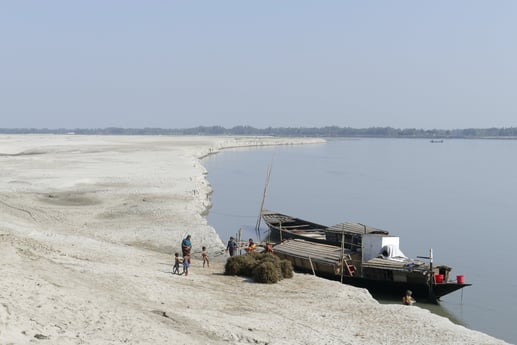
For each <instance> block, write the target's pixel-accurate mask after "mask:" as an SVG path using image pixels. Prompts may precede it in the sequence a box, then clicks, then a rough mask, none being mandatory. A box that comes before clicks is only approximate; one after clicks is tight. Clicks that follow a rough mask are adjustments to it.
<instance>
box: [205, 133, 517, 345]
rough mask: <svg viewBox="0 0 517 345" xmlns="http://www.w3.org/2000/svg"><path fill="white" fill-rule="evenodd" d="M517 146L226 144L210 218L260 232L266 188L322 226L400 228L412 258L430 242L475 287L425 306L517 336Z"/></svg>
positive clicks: (287, 209)
mask: <svg viewBox="0 0 517 345" xmlns="http://www.w3.org/2000/svg"><path fill="white" fill-rule="evenodd" d="M516 152H517V141H513V140H459V139H458V140H445V141H444V142H440V143H431V142H430V141H429V140H424V139H350V140H330V141H328V142H327V143H324V144H311V145H296V146H278V147H263V148H253V149H232V150H226V151H223V152H221V153H219V154H217V155H213V156H209V157H207V158H205V159H204V160H203V164H204V166H205V167H206V168H207V170H208V180H209V182H210V184H211V185H212V188H213V191H214V192H213V194H212V196H211V198H212V203H213V207H212V209H211V210H210V213H209V215H208V222H209V224H210V225H212V226H213V227H214V228H215V229H216V231H217V232H218V234H219V235H220V237H221V238H222V239H223V241H224V240H226V239H227V238H228V237H229V236H230V235H235V234H236V233H237V232H238V231H239V229H241V232H242V236H243V238H245V239H247V238H248V237H253V238H255V239H257V237H259V236H258V235H257V234H256V232H255V227H256V224H257V221H258V214H259V211H260V207H261V202H262V199H263V195H264V191H265V199H264V207H265V208H266V209H270V210H275V211H278V212H281V213H285V214H289V215H292V216H297V217H300V218H304V219H307V220H311V221H314V222H316V223H320V224H325V225H333V224H337V223H340V222H343V221H352V222H360V223H363V224H367V225H370V226H373V227H376V228H380V229H385V230H388V231H389V232H390V233H391V234H393V235H397V236H400V247H401V249H402V251H403V252H404V253H405V254H406V255H407V256H409V257H413V258H415V257H416V256H426V255H427V254H428V252H429V249H430V248H432V249H433V252H434V261H435V263H437V264H447V265H449V266H451V267H453V272H452V274H453V275H454V276H455V275H458V274H462V275H464V276H465V282H466V283H472V284H473V286H470V287H467V288H465V289H462V290H460V291H458V292H454V293H452V294H451V295H448V296H445V297H444V298H442V302H441V305H440V306H439V307H438V308H437V307H434V306H424V307H427V308H429V309H431V310H432V311H433V312H436V313H439V314H441V315H444V316H447V317H449V318H450V319H451V320H453V321H454V322H457V323H460V324H463V325H465V326H466V327H468V328H471V329H475V330H478V331H481V332H484V333H487V334H490V335H492V336H494V337H497V338H500V339H503V340H505V341H507V342H510V343H513V344H517V328H515V326H514V323H513V322H515V321H514V320H513V316H514V314H515V310H517V275H515V273H517V272H516V269H515V267H514V263H513V262H514V258H513V254H514V250H515V246H516V242H517V232H516V231H515V228H514V226H515V225H516V222H515V209H516V203H517V202H516V200H517V199H516V196H517V183H516V181H515V178H516V176H517V161H516V160H514V159H513V157H515V153H516ZM269 167H271V176H270V179H269V184H268V185H267V189H266V188H265V187H266V180H267V173H268V169H269ZM264 231H265V229H264V228H262V230H261V234H263V233H264ZM261 236H262V235H261ZM381 302H382V303H389V302H390V301H389V300H382V301H381ZM394 303H395V302H394Z"/></svg>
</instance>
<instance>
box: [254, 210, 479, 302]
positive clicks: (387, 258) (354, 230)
mask: <svg viewBox="0 0 517 345" xmlns="http://www.w3.org/2000/svg"><path fill="white" fill-rule="evenodd" d="M262 218H263V219H264V221H265V223H266V224H267V225H268V227H269V230H270V235H271V236H272V238H273V239H276V240H277V241H279V244H277V245H275V246H274V251H275V254H276V255H278V256H280V257H281V258H284V259H287V260H289V261H291V263H292V264H293V267H294V268H295V269H297V270H300V271H304V272H312V273H313V274H315V275H318V276H322V277H325V278H329V279H334V280H340V281H342V282H343V283H345V284H350V285H354V286H357V287H363V288H367V289H368V290H369V291H370V292H372V293H382V294H392V295H396V296H403V295H404V293H405V291H406V290H411V291H412V292H413V296H414V297H415V298H416V299H417V300H418V299H419V298H424V299H427V300H429V301H430V302H432V303H438V302H439V299H440V297H442V296H445V295H447V294H449V293H452V292H454V291H456V290H459V289H462V288H464V287H466V286H470V285H472V284H465V282H464V277H463V276H457V277H456V278H457V279H456V280H455V281H454V280H451V270H452V269H451V268H450V267H449V266H446V265H435V264H434V263H433V254H432V250H430V252H429V256H425V257H418V258H417V259H410V258H408V257H407V256H405V255H404V254H403V253H402V251H401V250H400V249H399V237H396V236H392V235H390V234H389V233H388V231H385V230H381V229H376V228H373V227H369V226H367V225H364V224H360V223H350V222H345V223H340V224H337V225H334V226H330V227H327V226H324V225H321V224H317V223H313V222H308V221H304V220H302V219H300V218H295V217H290V216H287V215H284V214H281V213H276V212H272V211H268V210H264V211H263V212H262Z"/></svg>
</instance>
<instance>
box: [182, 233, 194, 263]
mask: <svg viewBox="0 0 517 345" xmlns="http://www.w3.org/2000/svg"><path fill="white" fill-rule="evenodd" d="M191 238H192V237H191V236H190V235H187V237H185V238H184V239H183V241H181V250H182V252H183V258H185V257H186V256H188V260H189V263H190V251H191V250H192V242H191V241H190V239H191Z"/></svg>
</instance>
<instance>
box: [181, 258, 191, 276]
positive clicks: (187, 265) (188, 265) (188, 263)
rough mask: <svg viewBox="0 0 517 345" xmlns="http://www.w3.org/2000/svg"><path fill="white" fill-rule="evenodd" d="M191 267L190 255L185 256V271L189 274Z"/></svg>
mask: <svg viewBox="0 0 517 345" xmlns="http://www.w3.org/2000/svg"><path fill="white" fill-rule="evenodd" d="M189 267H190V255H186V256H184V257H183V273H184V274H185V275H186V276H188V268H189Z"/></svg>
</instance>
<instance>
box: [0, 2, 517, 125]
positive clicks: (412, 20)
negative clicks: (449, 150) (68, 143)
mask: <svg viewBox="0 0 517 345" xmlns="http://www.w3.org/2000/svg"><path fill="white" fill-rule="evenodd" d="M199 125H204V126H211V125H222V126H225V127H233V126H236V125H250V126H254V127H258V128H264V127H269V126H272V127H279V126H287V127H312V126H317V127H320V126H329V125H336V126H340V127H354V128H364V127H371V126H391V127H396V128H425V129H434V128H441V129H446V128H447V129H448V128H468V127H482V128H485V127H512V126H513V127H515V126H517V1H515V0H495V1H489V0H485V1H475V0H464V1H455V0H444V1H439V0H438V1H414V0H408V1H403V0H401V1H398V0H397V1H395V0H394V1H384V0H379V1H367V0H360V1H351V0H350V1H346V0H339V1H327V0H326V1H303V0H296V1H267V0H260V1H243V0H236V1H224V0H217V1H215V0H214V1H212V0H210V1H157V0H140V1H131V0H124V1H123V0H120V1H115V0H88V1H70V0H63V1H51V0H46V1H41V0H37V1H36V0H34V1H18V0H13V1H7V0H6V1H1V2H0V128H18V127H32V128H60V127H63V128H98V127H110V126H116V127H125V128H141V127H161V128H187V127H196V126H199Z"/></svg>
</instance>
